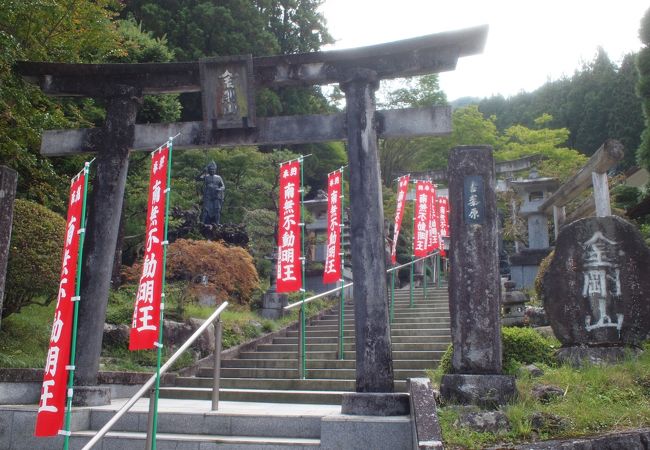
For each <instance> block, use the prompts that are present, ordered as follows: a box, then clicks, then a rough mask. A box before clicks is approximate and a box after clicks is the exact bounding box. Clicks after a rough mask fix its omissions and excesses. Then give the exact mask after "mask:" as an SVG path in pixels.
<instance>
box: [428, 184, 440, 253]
mask: <svg viewBox="0 0 650 450" xmlns="http://www.w3.org/2000/svg"><path fill="white" fill-rule="evenodd" d="M436 203H437V198H436V186H435V185H434V184H430V191H429V234H428V245H427V249H428V252H429V253H431V252H432V251H434V250H437V249H438V247H439V243H438V239H439V238H438V218H437V217H436V214H437V211H438V209H437V208H436Z"/></svg>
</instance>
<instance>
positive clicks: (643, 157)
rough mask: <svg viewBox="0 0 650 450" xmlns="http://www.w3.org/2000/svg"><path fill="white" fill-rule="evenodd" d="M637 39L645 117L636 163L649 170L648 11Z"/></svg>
mask: <svg viewBox="0 0 650 450" xmlns="http://www.w3.org/2000/svg"><path fill="white" fill-rule="evenodd" d="M639 37H640V38H641V42H642V43H643V44H644V47H643V48H642V49H641V51H640V52H639V56H638V57H637V68H638V70H639V83H638V87H637V88H638V93H639V97H640V98H641V100H642V102H643V114H644V116H645V129H644V130H643V134H642V137H641V145H640V146H639V148H638V150H637V154H636V155H637V156H636V157H637V161H638V162H639V165H640V166H643V167H645V168H646V169H648V170H650V9H649V10H648V11H646V13H645V15H644V16H643V19H641V29H640V30H639Z"/></svg>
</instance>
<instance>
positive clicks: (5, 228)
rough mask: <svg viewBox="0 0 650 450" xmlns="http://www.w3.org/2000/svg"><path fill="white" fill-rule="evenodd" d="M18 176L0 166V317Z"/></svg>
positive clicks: (14, 172)
mask: <svg viewBox="0 0 650 450" xmlns="http://www.w3.org/2000/svg"><path fill="white" fill-rule="evenodd" d="M17 181H18V174H17V173H16V171H15V170H13V169H10V168H9V167H5V166H0V317H2V314H1V313H2V303H3V299H4V294H5V280H6V275H7V260H8V259H9V242H10V241H11V225H12V223H13V218H14V199H15V198H16V183H17Z"/></svg>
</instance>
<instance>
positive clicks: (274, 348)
mask: <svg viewBox="0 0 650 450" xmlns="http://www.w3.org/2000/svg"><path fill="white" fill-rule="evenodd" d="M448 345H449V343H448V342H427V339H426V338H425V337H423V338H422V342H419V343H414V342H406V343H395V342H393V344H392V350H393V351H405V350H439V351H445V350H447V346H448ZM338 348H339V347H338V345H337V344H336V343H333V344H314V343H311V342H310V340H309V339H307V351H308V352H335V351H337V350H338ZM343 350H344V351H346V352H347V351H350V352H353V351H355V344H354V343H347V342H344V343H343ZM257 351H260V352H294V351H298V344H297V343H296V344H260V345H258V346H257Z"/></svg>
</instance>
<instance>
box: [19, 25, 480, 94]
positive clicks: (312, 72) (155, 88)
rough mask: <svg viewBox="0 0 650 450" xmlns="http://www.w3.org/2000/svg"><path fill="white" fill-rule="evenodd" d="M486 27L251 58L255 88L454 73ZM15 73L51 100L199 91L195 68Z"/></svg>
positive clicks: (37, 66) (71, 67)
mask: <svg viewBox="0 0 650 450" xmlns="http://www.w3.org/2000/svg"><path fill="white" fill-rule="evenodd" d="M487 32H488V27H487V26H486V25H484V26H478V27H474V28H467V29H464V30H457V31H450V32H444V33H437V34H431V35H427V36H421V37H416V38H412V39H405V40H401V41H395V42H390V43H386V44H378V45H372V46H367V47H359V48H355V49H349V50H334V51H326V52H312V53H298V54H293V55H279V56H262V57H256V58H253V73H254V79H255V85H256V87H268V86H308V85H317V84H320V85H322V84H329V83H338V82H340V81H342V80H345V79H346V78H347V76H348V73H347V72H348V71H349V70H351V69H358V68H364V69H368V70H372V71H374V72H376V73H377V77H378V78H380V79H386V78H399V77H408V76H414V75H423V74H427V73H438V72H445V71H449V70H454V69H455V68H456V62H457V61H458V58H459V57H462V56H468V55H473V54H477V53H481V52H482V51H483V47H484V45H485V40H486V37H487ZM17 67H18V71H19V73H20V74H22V75H23V76H24V77H26V78H28V79H29V80H30V81H33V82H36V83H38V84H39V85H40V87H41V89H42V90H43V92H44V93H46V94H48V95H53V96H85V97H104V96H110V95H112V92H111V89H110V86H111V85H112V84H114V83H120V84H124V85H128V86H132V87H134V88H137V89H139V90H141V92H142V93H143V94H161V93H179V92H197V91H200V90H201V80H200V73H199V63H198V62H197V61H195V62H179V63H144V64H61V63H43V62H20V63H18V66H17Z"/></svg>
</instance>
